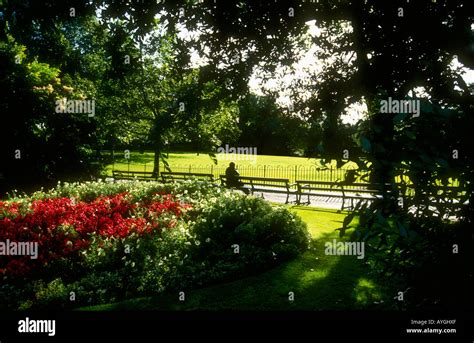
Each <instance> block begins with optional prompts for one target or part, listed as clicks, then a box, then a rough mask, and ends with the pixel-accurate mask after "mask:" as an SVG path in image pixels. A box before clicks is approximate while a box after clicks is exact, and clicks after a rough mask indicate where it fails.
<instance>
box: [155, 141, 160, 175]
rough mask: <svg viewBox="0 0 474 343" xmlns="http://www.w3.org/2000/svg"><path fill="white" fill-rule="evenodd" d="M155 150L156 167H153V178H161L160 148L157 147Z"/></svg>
mask: <svg viewBox="0 0 474 343" xmlns="http://www.w3.org/2000/svg"><path fill="white" fill-rule="evenodd" d="M154 150H155V158H154V166H153V176H155V177H159V176H160V147H159V146H158V145H156V146H155V149H154Z"/></svg>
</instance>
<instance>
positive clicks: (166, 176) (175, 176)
mask: <svg viewBox="0 0 474 343" xmlns="http://www.w3.org/2000/svg"><path fill="white" fill-rule="evenodd" d="M161 178H162V179H163V181H165V182H166V181H167V180H171V181H172V180H189V179H205V180H209V181H214V175H212V174H205V173H182V172H161Z"/></svg>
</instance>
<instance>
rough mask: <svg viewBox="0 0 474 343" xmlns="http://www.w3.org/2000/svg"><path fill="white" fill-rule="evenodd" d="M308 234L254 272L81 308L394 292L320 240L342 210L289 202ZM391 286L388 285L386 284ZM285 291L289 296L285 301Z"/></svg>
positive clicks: (369, 305)
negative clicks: (308, 240) (307, 242)
mask: <svg viewBox="0 0 474 343" xmlns="http://www.w3.org/2000/svg"><path fill="white" fill-rule="evenodd" d="M291 209H292V210H293V211H295V212H297V213H298V214H299V215H300V216H301V217H302V218H303V220H304V221H305V222H306V223H308V228H309V230H310V232H311V235H312V237H313V243H312V248H311V249H310V250H309V251H307V252H305V253H304V254H302V255H301V256H299V257H298V258H296V259H294V260H292V261H290V262H287V263H285V264H283V265H281V266H279V267H277V268H275V269H273V270H270V271H268V272H265V273H263V274H260V275H258V276H254V277H249V278H245V279H242V280H237V281H234V282H230V283H225V284H219V285H214V286H210V287H207V288H202V289H194V290H183V291H185V293H186V300H185V301H184V302H180V301H178V293H177V292H176V293H168V294H163V295H160V296H154V297H147V298H138V299H130V300H127V301H122V302H119V303H113V304H105V305H100V306H92V307H86V308H82V309H81V310H125V309H129V310H198V309H199V310H223V309H235V310H291V309H294V310H321V309H325V310H329V309H335V310H338V309H339V310H342V309H388V308H390V304H392V301H391V300H390V299H392V298H393V296H394V294H395V293H396V290H395V289H393V288H392V289H390V288H389V286H388V285H387V284H386V283H382V282H380V280H378V279H377V278H376V277H375V276H374V275H371V274H370V273H369V268H368V266H367V265H365V264H364V260H359V259H357V258H356V256H328V255H325V253H324V243H325V242H326V241H332V239H334V238H336V239H338V240H339V236H338V231H334V230H335V229H336V228H338V227H340V226H341V223H342V220H343V219H344V217H345V214H341V213H337V211H332V210H325V209H316V208H309V207H302V206H292V207H291ZM392 287H393V285H392ZM289 292H294V296H295V299H294V301H293V302H290V301H289V299H288V294H289ZM381 300H382V301H383V302H382V303H380V301H381Z"/></svg>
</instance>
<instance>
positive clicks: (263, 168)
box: [114, 163, 348, 183]
mask: <svg viewBox="0 0 474 343" xmlns="http://www.w3.org/2000/svg"><path fill="white" fill-rule="evenodd" d="M226 168H227V165H225V166H217V165H212V164H209V165H199V164H186V165H184V164H181V165H179V164H176V165H174V164H173V165H170V169H171V171H172V172H181V173H206V174H212V175H214V178H215V179H218V178H219V175H222V174H225V170H226ZM114 169H123V170H129V171H131V170H133V171H144V172H151V171H153V163H148V164H143V165H137V164H128V165H127V164H125V165H123V164H121V165H120V166H118V165H115V166H114ZM237 170H238V171H239V173H240V175H241V176H255V177H267V178H282V179H289V180H290V182H292V183H294V182H295V180H317V181H331V182H335V181H342V180H344V178H345V174H346V172H347V170H348V169H343V168H332V167H330V168H327V169H322V168H321V167H317V166H304V165H294V166H272V165H256V166H252V165H242V166H239V165H237ZM160 171H166V170H165V168H164V167H163V166H162V165H160Z"/></svg>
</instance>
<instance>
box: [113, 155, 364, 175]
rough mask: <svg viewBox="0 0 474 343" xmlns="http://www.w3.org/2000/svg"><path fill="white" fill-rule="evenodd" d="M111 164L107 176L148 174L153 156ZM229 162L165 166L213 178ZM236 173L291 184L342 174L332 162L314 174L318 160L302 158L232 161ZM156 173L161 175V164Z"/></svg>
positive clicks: (175, 161)
mask: <svg viewBox="0 0 474 343" xmlns="http://www.w3.org/2000/svg"><path fill="white" fill-rule="evenodd" d="M114 160H115V163H113V164H109V165H107V166H106V173H107V175H109V176H111V175H112V170H113V169H117V170H130V171H148V172H151V171H152V170H153V166H154V163H153V160H154V159H153V153H152V152H149V151H148V152H144V153H142V154H141V153H139V152H138V151H132V152H130V159H128V160H127V159H125V158H124V153H123V152H115V159H114ZM230 161H231V160H224V159H218V161H217V165H216V164H214V163H213V161H212V160H211V158H210V157H209V155H207V154H202V153H201V154H199V155H198V154H197V153H185V152H182V153H181V152H178V153H170V154H169V159H168V163H169V165H170V167H171V170H172V171H174V172H197V173H212V174H214V176H215V177H216V178H218V177H219V174H223V173H224V172H225V168H226V167H227V166H228V165H229V162H230ZM233 161H234V162H235V163H236V165H237V169H238V170H239V172H240V174H241V175H243V176H261V177H276V178H279V177H280V178H289V179H290V181H291V182H294V180H295V179H296V178H298V179H320V180H335V179H336V178H339V179H341V178H343V175H344V171H343V170H340V169H339V170H337V171H336V170H335V169H336V161H333V162H332V163H331V164H330V165H328V166H330V167H332V168H333V170H332V171H331V170H318V168H320V167H322V164H321V163H320V160H319V159H314V158H312V159H310V158H306V157H290V156H272V155H258V156H257V157H256V160H255V161H249V160H238V159H235V160H234V159H233ZM356 167H357V166H356V164H355V163H352V162H350V163H348V164H347V165H345V166H344V168H349V169H350V168H356ZM160 170H161V171H164V170H165V169H164V165H163V163H161V164H160Z"/></svg>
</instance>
